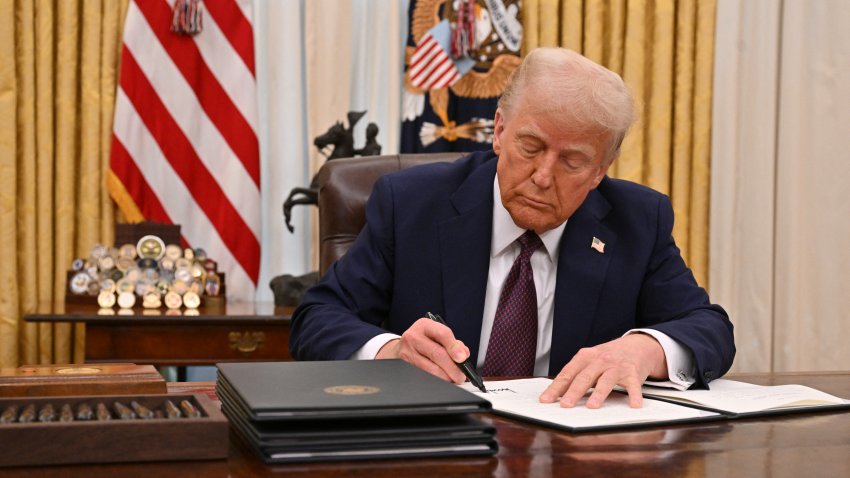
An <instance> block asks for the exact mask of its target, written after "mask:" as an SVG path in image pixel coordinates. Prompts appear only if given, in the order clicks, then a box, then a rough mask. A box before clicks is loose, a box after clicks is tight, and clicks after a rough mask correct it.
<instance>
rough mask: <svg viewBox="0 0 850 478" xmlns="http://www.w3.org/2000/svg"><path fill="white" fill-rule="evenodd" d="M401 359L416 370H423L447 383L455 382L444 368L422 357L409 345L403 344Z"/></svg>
mask: <svg viewBox="0 0 850 478" xmlns="http://www.w3.org/2000/svg"><path fill="white" fill-rule="evenodd" d="M399 358H401V359H402V360H404V361H405V362H407V363H409V364H411V365H413V366H414V367H416V368H419V369H422V370H424V371H426V372H428V373H430V374H431V375H434V376H436V377H439V378H441V379H443V380H445V381H446V382H454V380H453V378H452V377H450V376H449V375H448V374H447V373H446V372H445V370H443V368H442V367H440V366H439V365H437V364H436V363H434V362H433V361H432V360H430V359H429V358H428V357H425V356H423V355H421V354H420V353H419V352H417V351H416V349H415V348H413V347H412V346H411V345H410V344H409V343H405V344H402V346H401V350H400V353H399Z"/></svg>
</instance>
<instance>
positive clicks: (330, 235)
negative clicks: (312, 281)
mask: <svg viewBox="0 0 850 478" xmlns="http://www.w3.org/2000/svg"><path fill="white" fill-rule="evenodd" d="M466 154H468V153H457V152H456V153H433V154H395V155H389V156H366V157H355V158H343V159H334V160H333V161H328V162H326V163H325V164H324V166H322V169H320V170H319V273H320V274H322V275H324V273H325V271H327V270H328V267H329V266H330V265H331V264H333V262H334V261H335V260H337V259H339V258H340V257H342V255H343V254H345V252H346V251H348V248H349V247H350V246H351V243H352V242H354V239H355V238H356V237H357V235H358V234H359V233H360V230H361V229H363V225H364V224H365V223H366V201H367V200H368V199H369V196H370V195H371V194H372V187H373V186H374V185H375V181H377V180H378V178H379V177H381V176H383V175H384V174H387V173H391V172H394V171H399V170H402V169H404V168H409V167H410V166H416V165H418V164H425V163H431V162H435V161H454V160H455V159H457V158H460V157H462V156H464V155H466Z"/></svg>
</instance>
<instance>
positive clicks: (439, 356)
mask: <svg viewBox="0 0 850 478" xmlns="http://www.w3.org/2000/svg"><path fill="white" fill-rule="evenodd" d="M420 352H421V353H422V355H424V356H426V357H427V358H428V359H430V360H431V361H432V362H434V363H435V364H437V365H438V366H439V367H440V368H441V369H443V372H445V374H446V375H447V376H448V377H449V379H450V380H451V381H452V382H454V383H463V382H464V380H465V379H466V376H465V375H464V374H463V372H462V371H461V370H460V368H459V367H458V366H457V362H455V361H454V360H452V358H451V357H450V356H449V353H448V351H447V350H446V349H444V348H443V346H442V345H440V344H439V343H437V342H429V343H428V344H427V345H426V349H425V350H424V351H420Z"/></svg>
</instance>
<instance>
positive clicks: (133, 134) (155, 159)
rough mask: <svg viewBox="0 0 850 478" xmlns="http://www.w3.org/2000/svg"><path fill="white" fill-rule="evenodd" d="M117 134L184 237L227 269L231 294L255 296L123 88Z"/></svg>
mask: <svg viewBox="0 0 850 478" xmlns="http://www.w3.org/2000/svg"><path fill="white" fill-rule="evenodd" d="M114 133H115V136H116V137H117V138H118V140H119V141H121V144H123V145H124V148H125V149H126V150H127V152H128V153H129V154H130V156H131V157H133V158H144V160H142V161H139V160H134V162H135V164H136V167H138V168H139V170H140V171H141V173H142V176H144V179H145V181H146V182H147V184H148V186H150V188H151V189H152V190H153V192H154V193H155V194H156V196H157V198H159V201H160V203H161V204H162V206H163V209H165V211H166V213H167V214H168V215H169V217H171V218H172V219H175V218H178V217H179V218H181V220H180V222H179V224H180V226H181V233H182V234H183V237H185V238H186V240H187V241H189V243H190V244H191V245H192V246H193V247H203V248H204V249H205V250H206V251H207V254H208V256H209V257H211V258H213V259H214V260H216V261H217V262H218V264H219V269H220V270H224V271H227V276H226V277H225V281H226V285H227V294H228V296H231V295H234V296H235V297H242V298H247V297H252V296H253V294H254V286H253V282H252V280H251V278H250V277H249V276H248V274H247V273H246V272H245V270H244V269H243V268H242V266H241V265H240V264H239V262H238V261H237V260H236V258H235V257H234V256H233V254H232V253H231V252H230V249H229V248H228V247H227V246H226V245H225V244H224V242H223V241H222V240H221V237H220V236H219V235H218V231H216V229H215V226H214V225H213V224H212V223H211V222H210V221H209V219H208V218H207V216H206V215H205V214H203V213H202V212H201V211H202V209H201V207H200V206H199V205H198V203H197V202H196V201H195V198H194V197H192V194H191V192H190V191H189V190H188V189H187V188H186V185H185V184H184V183H183V181H181V180H180V178H179V177H178V176H177V173H176V172H175V171H174V169H173V168H172V167H171V163H169V162H168V159H166V158H165V156H164V155H163V153H162V150H161V149H160V148H159V144H157V142H156V140H155V139H154V137H153V136H152V135H151V133H150V131H149V130H148V128H147V126H146V125H145V124H144V121H142V118H141V117H140V116H139V115H138V112H137V111H136V110H135V108H134V107H133V104H132V103H131V102H130V99H129V98H127V95H126V94H125V93H124V91H123V90H121V89H120V88H119V90H118V94H117V95H116V98H115V125H114Z"/></svg>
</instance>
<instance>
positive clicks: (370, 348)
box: [348, 333, 401, 360]
mask: <svg viewBox="0 0 850 478" xmlns="http://www.w3.org/2000/svg"><path fill="white" fill-rule="evenodd" d="M398 338H401V336H400V335H396V334H389V333H387V334H378V335H376V336H374V337H372V338H371V339H369V341H368V342H366V343H365V344H363V346H362V347H360V348H359V349H357V350H356V351H355V352H354V353H353V354H351V357H348V359H349V360H372V359H374V358H375V356H376V355H378V352H379V351H380V350H381V347H383V346H384V345H386V344H387V342H389V341H390V340H395V339H398Z"/></svg>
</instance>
